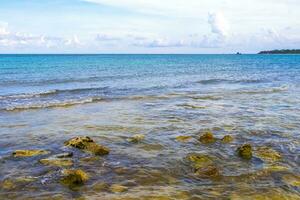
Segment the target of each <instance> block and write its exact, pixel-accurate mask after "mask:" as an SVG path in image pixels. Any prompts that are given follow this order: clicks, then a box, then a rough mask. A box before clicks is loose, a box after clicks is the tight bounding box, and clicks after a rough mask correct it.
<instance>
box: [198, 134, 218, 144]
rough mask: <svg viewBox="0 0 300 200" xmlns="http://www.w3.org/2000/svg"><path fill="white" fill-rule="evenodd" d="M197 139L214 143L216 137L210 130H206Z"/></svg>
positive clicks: (205, 142)
mask: <svg viewBox="0 0 300 200" xmlns="http://www.w3.org/2000/svg"><path fill="white" fill-rule="evenodd" d="M199 141H200V142H202V143H204V144H209V143H214V142H215V141H216V139H215V138H214V135H213V133H212V132H211V131H208V132H206V133H204V134H203V135H201V136H200V138H199Z"/></svg>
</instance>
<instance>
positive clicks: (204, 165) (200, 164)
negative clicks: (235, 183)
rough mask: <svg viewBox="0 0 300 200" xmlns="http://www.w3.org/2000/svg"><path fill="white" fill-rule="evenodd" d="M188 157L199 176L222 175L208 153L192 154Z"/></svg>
mask: <svg viewBox="0 0 300 200" xmlns="http://www.w3.org/2000/svg"><path fill="white" fill-rule="evenodd" d="M187 159H188V160H189V161H190V162H191V166H192V167H193V169H194V172H195V174H196V175H198V176H199V177H203V178H212V177H217V176H219V175H220V173H219V170H218V168H217V167H216V166H215V164H214V162H213V161H212V159H211V158H210V157H209V156H207V155H203V154H191V155H189V156H188V157H187Z"/></svg>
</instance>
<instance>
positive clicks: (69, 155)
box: [54, 152, 73, 158]
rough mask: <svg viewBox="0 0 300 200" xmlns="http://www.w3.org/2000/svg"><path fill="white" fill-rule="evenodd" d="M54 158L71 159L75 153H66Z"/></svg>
mask: <svg viewBox="0 0 300 200" xmlns="http://www.w3.org/2000/svg"><path fill="white" fill-rule="evenodd" d="M54 156H55V157H56V158H71V157H73V153H72V152H64V153H60V154H56V155H54Z"/></svg>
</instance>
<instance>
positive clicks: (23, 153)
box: [12, 150, 50, 157]
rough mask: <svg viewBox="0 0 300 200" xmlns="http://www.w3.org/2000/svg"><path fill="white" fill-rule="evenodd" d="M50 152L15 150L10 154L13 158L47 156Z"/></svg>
mask: <svg viewBox="0 0 300 200" xmlns="http://www.w3.org/2000/svg"><path fill="white" fill-rule="evenodd" d="M49 153H50V151H46V150H16V151H14V152H13V153H12V154H13V156H14V157H31V156H38V155H45V154H49Z"/></svg>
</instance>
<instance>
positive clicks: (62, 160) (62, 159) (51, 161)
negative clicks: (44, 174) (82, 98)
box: [40, 152, 73, 167]
mask: <svg viewBox="0 0 300 200" xmlns="http://www.w3.org/2000/svg"><path fill="white" fill-rule="evenodd" d="M72 156H73V153H72V152H70V153H69V152H67V153H61V154H57V155H53V156H50V157H49V158H45V159H41V160H40V163H42V164H44V165H52V166H58V167H69V166H72V165H73V161H72V160H71V159H70V157H72Z"/></svg>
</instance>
